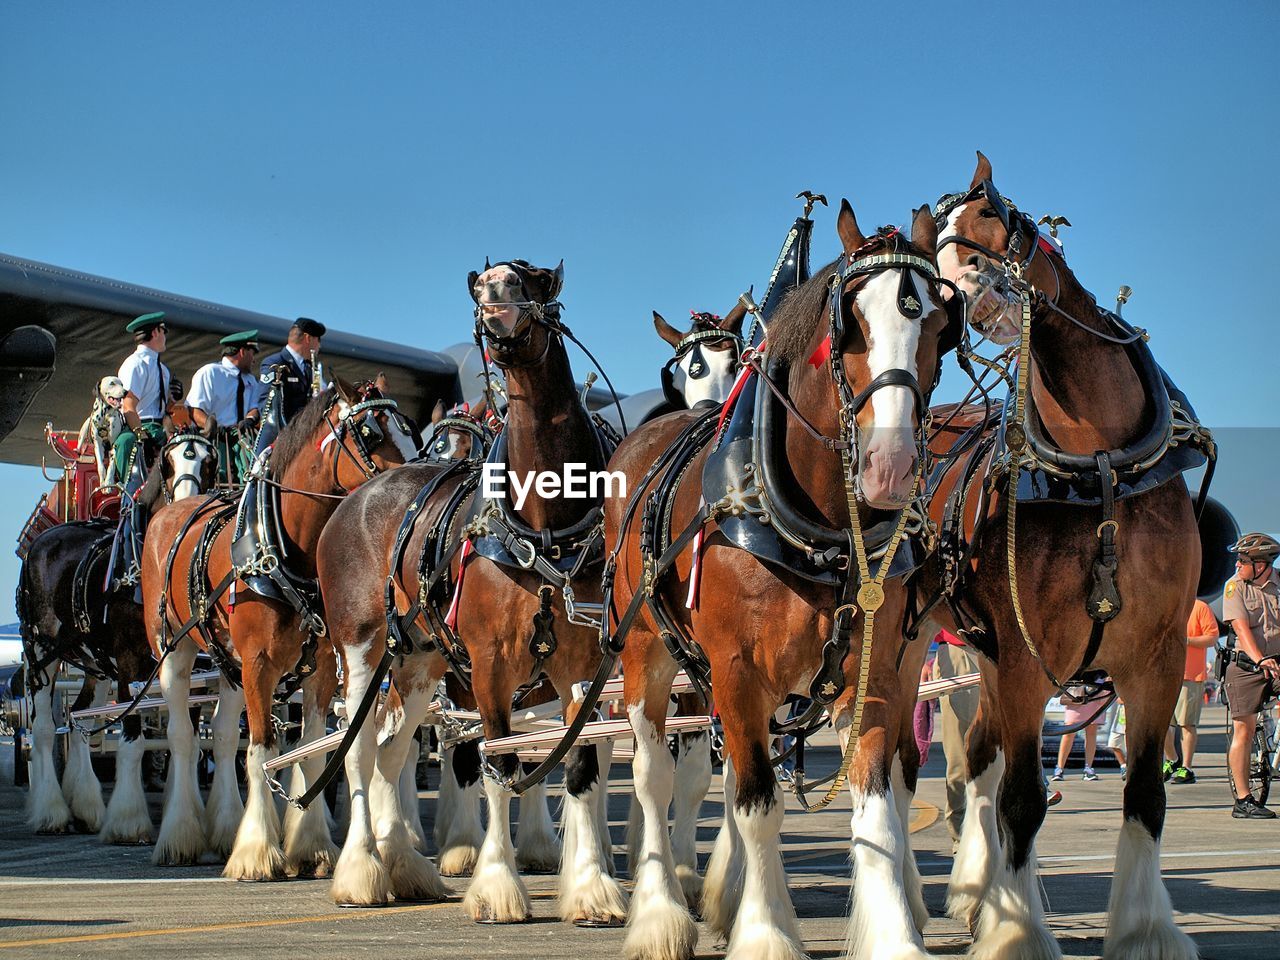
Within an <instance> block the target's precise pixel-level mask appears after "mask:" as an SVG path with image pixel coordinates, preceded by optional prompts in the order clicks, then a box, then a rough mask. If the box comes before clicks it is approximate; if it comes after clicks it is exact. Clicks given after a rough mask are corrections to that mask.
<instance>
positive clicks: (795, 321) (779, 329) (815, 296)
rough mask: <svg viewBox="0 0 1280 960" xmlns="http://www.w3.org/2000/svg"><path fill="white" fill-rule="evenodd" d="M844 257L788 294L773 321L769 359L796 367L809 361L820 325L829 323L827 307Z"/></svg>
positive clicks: (771, 320)
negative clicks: (807, 353)
mask: <svg viewBox="0 0 1280 960" xmlns="http://www.w3.org/2000/svg"><path fill="white" fill-rule="evenodd" d="M843 256H844V255H843V254H841V255H840V256H839V257H836V258H835V259H834V260H832V261H831V262H830V263H828V264H826V265H825V266H823V267H821V268H820V269H818V270H815V271H813V274H812V275H811V276H810V277H809V279H808V280H806V281H805V282H804V283H802V284H800V286H798V287H796V288H795V289H794V290H791V291H789V292H788V293H787V295H786V296H785V297H783V298H782V302H781V303H780V304H778V309H777V312H776V313H774V315H773V317H772V318H771V319H770V320H769V326H768V333H767V336H768V338H769V356H771V357H776V358H777V359H779V360H781V361H783V362H785V363H786V364H788V365H789V366H795V365H797V364H799V363H801V362H803V361H804V360H806V359H807V358H806V357H805V355H804V353H805V351H806V350H807V349H808V348H809V343H810V341H812V340H813V334H814V332H815V331H816V330H817V329H818V324H819V323H821V322H822V321H823V320H825V319H826V316H827V311H826V303H827V300H828V299H829V297H830V295H831V288H830V286H829V283H830V280H831V272H832V271H833V270H834V269H835V266H836V264H838V263H839V262H840V261H841V259H842V258H843Z"/></svg>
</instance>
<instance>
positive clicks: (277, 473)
mask: <svg viewBox="0 0 1280 960" xmlns="http://www.w3.org/2000/svg"><path fill="white" fill-rule="evenodd" d="M337 395H338V390H337V388H336V387H330V388H329V389H327V390H325V391H323V392H321V393H320V394H319V395H318V396H315V397H312V398H311V401H310V402H309V403H308V404H307V405H306V406H305V407H303V408H302V409H301V410H299V411H298V412H297V413H296V414H294V417H293V419H292V420H290V421H289V422H288V423H287V424H286V425H285V428H284V429H283V430H281V431H280V436H279V438H278V439H277V440H276V442H275V448H274V449H273V450H272V451H271V476H272V477H274V478H275V479H277V480H279V479H280V478H281V477H282V476H284V472H285V470H286V469H287V468H288V466H289V464H290V463H292V462H293V461H294V460H295V459H296V458H297V456H298V454H299V453H301V452H302V451H303V449H305V448H306V447H307V445H308V444H309V443H310V442H311V437H312V435H313V434H314V433H315V432H316V430H317V429H319V427H320V422H321V421H322V420H323V419H324V415H325V414H326V413H328V412H329V408H330V407H332V406H333V404H334V401H335V399H336V398H337Z"/></svg>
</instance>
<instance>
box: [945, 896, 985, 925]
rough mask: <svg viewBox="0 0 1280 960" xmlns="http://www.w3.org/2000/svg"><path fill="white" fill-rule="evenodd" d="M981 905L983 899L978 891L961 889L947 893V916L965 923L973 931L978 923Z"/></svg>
mask: <svg viewBox="0 0 1280 960" xmlns="http://www.w3.org/2000/svg"><path fill="white" fill-rule="evenodd" d="M981 907H982V900H981V898H980V897H979V896H978V895H977V894H976V893H970V892H968V891H965V890H960V891H956V892H953V893H949V894H948V895H947V916H948V917H950V918H951V919H952V920H956V921H958V922H959V923H963V924H964V925H965V926H966V927H967V928H968V929H969V931H970V932H971V933H972V932H973V930H974V928H975V926H976V924H977V920H978V910H979V909H980V908H981Z"/></svg>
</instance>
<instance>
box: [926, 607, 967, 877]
mask: <svg viewBox="0 0 1280 960" xmlns="http://www.w3.org/2000/svg"><path fill="white" fill-rule="evenodd" d="M935 639H936V640H937V641H938V656H937V659H936V660H935V661H934V675H935V677H936V678H937V679H939V680H942V679H949V678H951V677H962V676H964V675H965V674H969V673H977V672H978V664H977V662H976V661H975V660H974V658H973V654H972V653H971V652H970V651H969V648H968V647H966V646H964V644H963V643H962V642H961V640H960V639H959V638H958V637H956V636H955V635H954V634H951V633H948V632H947V631H946V630H939V631H938V635H937V637H936V638H935ZM977 712H978V688H977V687H966V688H964V689H962V690H954V691H952V692H951V693H950V694H948V695H947V696H945V697H943V698H942V708H941V710H940V713H941V715H942V716H941V723H942V753H943V755H944V756H945V758H946V761H947V804H946V807H947V809H946V821H947V832H948V833H949V834H951V850H952V852H953V853H954V852H955V849H956V847H957V846H958V845H959V843H960V828H961V826H963V825H964V787H965V744H964V741H965V736H966V735H967V734H968V733H969V727H971V726H972V725H973V718H974V715H975V714H976V713H977Z"/></svg>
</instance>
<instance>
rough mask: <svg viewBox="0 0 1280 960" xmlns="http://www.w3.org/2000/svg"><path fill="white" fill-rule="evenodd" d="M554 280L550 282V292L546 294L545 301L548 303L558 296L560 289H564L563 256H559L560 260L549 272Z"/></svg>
mask: <svg viewBox="0 0 1280 960" xmlns="http://www.w3.org/2000/svg"><path fill="white" fill-rule="evenodd" d="M551 275H552V277H553V278H554V280H553V281H552V284H551V292H550V293H548V294H547V302H548V303H550V302H551V301H552V300H554V299H555V298H556V297H558V296H560V291H561V290H563V289H564V258H563V257H561V258H560V262H559V263H557V264H556V268H555V270H553V271H552V272H551Z"/></svg>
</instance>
